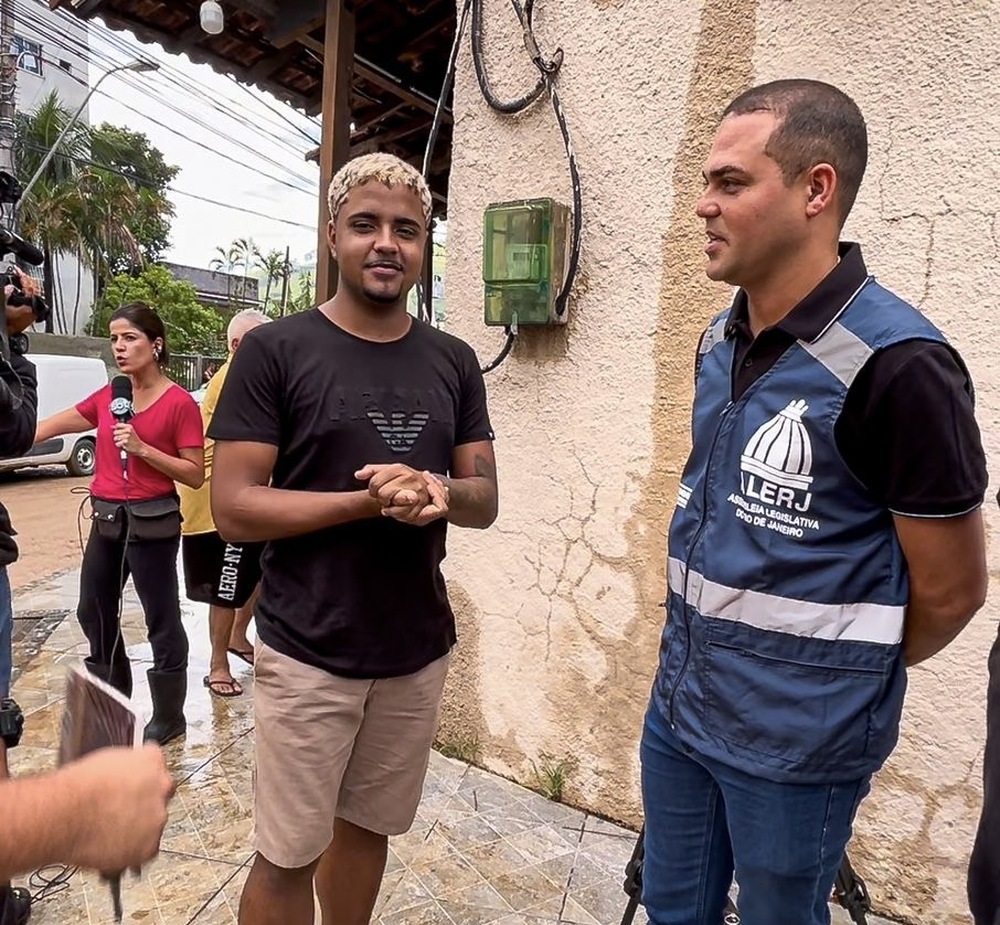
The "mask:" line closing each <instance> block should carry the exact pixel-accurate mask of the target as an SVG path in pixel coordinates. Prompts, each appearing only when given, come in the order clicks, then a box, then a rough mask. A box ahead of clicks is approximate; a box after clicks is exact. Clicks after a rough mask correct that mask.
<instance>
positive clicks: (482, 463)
mask: <svg viewBox="0 0 1000 925" xmlns="http://www.w3.org/2000/svg"><path fill="white" fill-rule="evenodd" d="M475 469H476V475H478V476H479V477H480V478H484V479H489V480H490V481H491V482H492V481H493V480H494V479H495V478H496V475H497V471H496V467H495V466H494V465H493V463H492V462H491V461H490V460H489V459H487V458H486V457H485V456H480V455H479V454H478V453H477V454H476V460H475Z"/></svg>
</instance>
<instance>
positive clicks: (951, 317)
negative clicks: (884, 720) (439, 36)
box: [440, 0, 1000, 925]
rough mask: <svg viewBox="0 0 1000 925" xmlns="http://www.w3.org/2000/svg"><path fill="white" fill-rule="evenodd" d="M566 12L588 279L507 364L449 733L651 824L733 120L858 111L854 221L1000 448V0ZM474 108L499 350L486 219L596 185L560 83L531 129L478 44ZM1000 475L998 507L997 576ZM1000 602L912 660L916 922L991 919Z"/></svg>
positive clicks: (862, 848) (469, 242)
mask: <svg viewBox="0 0 1000 925" xmlns="http://www.w3.org/2000/svg"><path fill="white" fill-rule="evenodd" d="M484 6H485V22H486V23H487V24H488V28H487V30H486V32H487V34H486V43H485V44H486V63H487V66H488V69H489V74H490V80H491V83H492V85H493V91H494V93H496V94H497V95H498V96H501V97H503V98H507V99H513V98H516V97H519V96H521V95H522V94H523V93H525V92H526V91H527V90H528V89H530V87H531V86H533V85H534V83H535V81H536V79H537V72H536V71H535V69H534V67H533V65H532V64H531V62H530V60H529V58H528V56H527V54H526V53H525V52H524V48H523V43H522V38H521V32H520V28H519V26H518V23H517V21H516V19H515V17H514V16H513V14H512V13H511V10H510V5H509V4H508V3H507V2H506V0H486V2H485V5H484ZM536 20H537V25H536V35H537V38H538V40H539V43H540V44H541V46H542V53H543V54H545V55H551V54H552V53H553V51H554V49H555V48H556V47H560V48H562V49H563V51H564V53H565V63H564V65H563V67H562V70H561V72H560V75H559V78H558V86H559V93H560V96H561V99H562V104H563V107H564V109H565V112H566V116H567V120H568V122H569V125H570V129H571V131H572V136H573V143H574V146H575V148H576V151H577V154H578V157H579V163H580V172H581V175H582V180H583V218H584V245H583V256H582V264H581V273H580V277H579V280H578V283H577V286H576V290H575V296H574V298H573V301H572V304H571V306H570V319H569V323H568V324H567V325H566V326H565V327H559V328H550V329H543V330H524V329H522V331H521V335H520V337H519V339H518V342H517V344H516V346H515V348H514V350H513V352H512V354H511V355H510V357H509V358H508V359H507V360H506V361H505V362H504V363H503V365H501V366H500V367H499V369H498V370H497V371H495V372H493V373H491V374H490V375H489V376H488V378H487V382H488V386H489V393H490V402H491V411H492V416H493V423H494V426H495V429H496V433H497V456H498V460H499V472H500V483H501V497H500V517H499V520H498V522H497V524H496V526H495V527H494V528H493V529H491V530H489V531H486V532H484V533H482V534H477V533H472V532H465V531H458V530H455V531H452V534H451V538H450V548H449V558H448V561H447V563H446V565H447V576H448V578H449V582H450V587H451V590H452V597H453V601H454V603H455V606H456V612H457V618H458V622H459V632H460V644H459V649H458V651H457V652H456V660H455V662H454V666H453V672H452V677H451V681H450V685H449V691H448V697H447V703H446V709H445V712H444V718H443V722H442V729H441V733H440V738H441V740H442V742H443V743H444V744H449V745H451V746H452V747H454V748H458V749H460V750H465V751H466V752H469V753H475V754H476V755H477V756H478V758H479V760H480V761H481V762H482V763H484V764H485V765H487V766H488V767H490V768H492V769H495V770H497V771H499V772H501V773H505V774H508V775H510V776H513V777H515V778H518V779H520V780H522V781H525V782H527V783H532V782H534V780H535V779H536V777H537V776H539V775H542V776H544V775H550V774H552V773H554V772H555V771H561V772H562V773H564V774H565V776H566V785H565V788H564V798H565V799H567V800H568V801H570V802H573V803H575V804H578V805H582V806H585V807H588V808H590V809H592V810H595V811H597V812H600V813H604V814H607V815H609V816H611V817H614V818H616V819H621V820H624V821H627V822H630V823H633V824H638V823H639V822H640V821H641V820H640V817H641V809H640V800H639V785H638V780H639V763H638V739H639V733H640V728H641V724H642V717H643V711H644V708H645V705H646V702H647V697H648V693H649V688H650V684H651V681H652V679H653V674H654V671H655V667H656V660H657V646H658V641H659V636H660V632H661V628H662V624H663V619H664V612H663V609H662V607H661V606H660V604H661V602H662V601H663V598H664V595H665V564H666V563H665V543H666V539H665V537H666V529H667V525H668V522H669V519H670V516H671V513H672V510H673V507H674V503H675V499H676V497H677V489H678V481H679V476H680V471H681V467H682V466H683V464H684V461H685V458H686V454H687V451H688V448H689V428H690V403H691V397H692V386H693V383H692V370H693V358H694V351H695V346H696V342H697V339H698V337H699V334H700V333H701V331H702V329H703V328H704V326H705V324H706V322H707V321H708V319H709V318H710V317H711V316H712V315H713V314H714V313H715V312H716V311H718V310H720V309H721V308H724V307H725V306H726V305H727V304H728V300H729V296H730V293H729V292H728V291H727V289H726V287H724V286H718V285H715V284H712V283H710V282H709V281H708V280H707V279H706V278H705V275H704V272H703V268H704V255H703V253H702V249H703V244H704V237H703V235H704V231H703V225H702V223H701V222H700V221H698V220H697V219H696V217H695V215H694V206H695V202H696V200H697V198H698V196H699V195H700V192H701V188H702V178H701V167H702V163H703V160H704V158H705V155H706V154H707V151H708V148H709V145H710V142H711V137H712V133H713V131H714V127H715V124H716V121H717V119H718V116H719V114H720V112H721V110H722V108H723V107H724V106H725V104H726V103H727V102H728V101H729V100H730V99H731V98H732V97H734V96H735V95H736V94H738V93H739V92H740V91H742V90H743V89H745V88H746V87H748V86H750V85H751V84H754V83H760V82H763V81H766V80H771V79H775V78H778V77H789V76H804V77H815V78H819V79H823V80H828V81H830V82H832V83H834V84H837V85H839V86H840V87H842V88H843V89H844V90H846V91H847V92H848V93H849V94H851V95H852V96H853V97H854V98H855V99H856V100H857V101H858V103H859V104H860V106H861V108H862V111H863V112H864V113H865V116H866V118H867V121H868V126H869V133H870V147H871V153H870V160H869V167H868V173H867V176H866V179H865V181H864V184H863V186H862V189H861V193H860V197H859V200H858V203H857V205H856V207H855V209H854V212H853V215H852V217H851V219H850V221H849V223H848V226H847V228H846V230H845V237H846V238H848V239H851V240H860V241H861V242H862V244H863V247H864V252H865V256H866V259H867V262H868V265H869V268H870V270H871V271H872V272H874V273H875V274H876V275H877V276H878V278H879V279H880V280H881V281H882V282H883V283H884V284H886V285H888V286H889V287H890V288H892V289H894V290H895V291H897V292H898V293H900V294H901V295H902V296H903V297H905V298H907V299H908V300H910V301H912V302H913V303H914V304H916V305H918V306H919V307H920V308H921V309H922V310H923V311H924V312H926V313H927V315H928V316H929V317H930V318H931V319H932V320H933V321H934V322H935V323H936V324H938V325H939V326H940V327H942V328H943V330H944V331H945V332H946V333H947V335H948V336H949V337H950V338H951V340H952V341H953V342H954V343H955V344H956V346H957V347H958V348H959V349H960V350H961V351H962V353H963V355H964V356H965V358H966V360H967V361H968V363H969V365H970V368H971V371H972V374H973V377H974V379H975V382H976V386H977V396H978V397H977V407H978V415H979V420H980V423H981V426H982V429H983V434H984V442H985V446H986V449H987V453H988V456H989V459H990V461H991V462H992V461H993V460H994V459H995V457H996V454H997V451H998V449H1000V374H998V373H997V372H996V368H995V367H994V366H993V365H992V363H991V359H992V357H993V356H994V355H995V353H996V351H997V343H998V341H997V335H996V334H995V331H996V327H995V324H994V322H993V318H994V314H995V312H996V307H995V304H994V303H995V301H996V299H997V295H996V293H997V292H998V291H1000V253H998V250H1000V244H998V235H997V215H998V213H1000V183H998V182H997V175H998V173H1000V153H998V151H997V148H996V143H995V139H996V138H997V137H1000V81H998V80H997V79H996V77H997V75H998V72H1000V63H998V59H997V56H996V54H995V49H996V48H997V47H1000V2H998V0H976V2H969V3H960V4H934V5H933V6H932V5H930V4H917V5H916V6H914V5H912V4H911V5H908V6H907V5H900V4H895V3H887V2H873V3H868V4H864V5H862V6H860V7H859V6H858V4H854V3H850V4H849V3H846V2H841V0H834V2H832V3H827V4H825V5H824V6H823V7H822V8H821V9H820V8H818V7H817V6H816V5H815V4H813V3H808V2H805V0H738V2H734V0H703V2H694V0H692V2H689V3H676V2H674V3H668V2H666V0H653V2H648V0H647V2H632V0H549V2H546V3H545V4H544V6H543V7H542V8H541V9H540V10H539V11H538V13H537V14H536ZM995 103H996V104H997V105H994V104H995ZM454 111H455V135H454V147H453V163H452V173H451V183H450V192H449V235H448V239H449V250H448V275H447V299H448V305H449V307H450V311H449V317H448V327H449V329H450V330H452V331H454V332H455V333H457V334H459V335H461V336H463V337H464V338H466V339H467V340H469V341H470V342H471V343H472V344H473V345H474V346H475V348H476V349H477V351H478V353H479V357H480V360H481V361H482V362H483V363H486V362H487V361H488V360H490V359H491V358H492V357H493V355H495V354H496V353H497V351H498V350H499V348H500V346H501V344H502V334H501V331H500V330H499V329H497V328H487V327H485V326H484V324H483V309H482V305H483V286H482V249H481V245H482V216H483V211H484V209H485V208H486V206H487V205H488V204H489V203H491V202H496V201H503V200H515V199H522V198H534V197H546V196H553V197H556V198H558V199H560V200H562V201H563V202H565V203H567V204H569V203H570V202H571V190H570V184H569V178H568V172H567V166H566V157H565V154H564V151H563V144H562V141H561V138H560V135H559V131H558V129H557V125H556V122H555V119H554V117H553V113H552V109H551V107H550V106H549V105H548V104H547V102H546V99H545V97H543V98H542V99H541V100H540V101H539V102H538V103H537V104H536V105H535V106H534V107H533V109H532V110H531V111H530V112H529V113H527V114H525V115H523V116H520V117H518V118H516V119H509V118H505V117H503V116H500V115H498V114H497V113H495V112H493V111H492V110H491V109H489V108H488V106H487V105H486V103H485V102H484V100H483V98H482V95H481V93H480V89H479V86H478V83H477V80H476V76H475V73H474V70H473V64H472V60H471V56H470V55H469V53H468V45H467V44H466V46H465V49H464V50H463V53H462V55H461V57H460V61H459V69H458V74H457V77H456V85H455V101H454ZM929 451H933V450H932V448H929ZM995 491H996V488H995V487H991V489H990V492H989V494H988V497H987V501H986V507H985V512H986V521H987V527H988V531H989V536H990V550H989V555H990V563H991V573H992V574H993V576H994V577H995V563H996V561H997V555H998V554H997V551H996V549H995V548H994V543H993V536H994V535H995V532H996V530H997V527H998V525H1000V518H998V511H997V505H996V502H995V501H994V499H993V495H994V493H995ZM998 617H1000V591H998V589H997V588H996V587H994V588H993V589H992V590H991V592H990V597H989V601H988V603H987V605H986V607H985V609H984V610H983V611H982V612H981V613H980V614H979V615H978V616H977V617H976V618H975V620H974V621H973V623H972V625H971V626H970V627H969V628H968V629H967V630H966V631H965V632H964V633H963V634H962V635H961V636H960V637H959V639H958V640H957V641H956V642H955V643H953V644H952V645H951V646H950V647H949V648H948V649H947V650H946V651H945V652H944V653H942V654H941V655H939V656H937V657H936V658H934V659H931V660H930V661H929V662H927V663H925V664H922V665H920V666H918V667H917V668H916V669H915V670H913V671H912V672H911V673H910V686H909V692H908V696H907V703H906V708H905V715H904V719H903V728H902V737H901V741H900V744H899V746H898V748H897V749H896V752H895V754H894V755H893V756H892V758H891V759H890V761H889V762H888V764H887V766H886V767H885V768H884V770H883V771H882V772H881V773H880V774H879V775H878V777H877V779H876V781H875V783H874V787H873V791H872V794H871V796H870V797H869V798H868V799H867V800H866V801H865V803H864V805H863V807H862V809H861V812H860V815H859V819H858V823H857V826H856V837H855V839H854V841H853V842H852V845H851V848H850V851H851V854H852V857H853V859H854V861H855V863H856V866H857V867H858V868H859V871H860V872H861V873H862V874H863V875H864V876H865V877H866V878H867V880H868V883H869V886H870V888H871V891H872V894H873V896H874V898H875V900H876V903H877V905H878V907H879V908H880V909H881V910H882V911H885V912H886V913H889V914H891V915H893V916H894V917H899V918H901V919H903V920H907V921H923V922H935V923H938V925H951V923H959V922H968V921H969V916H968V912H967V904H966V899H965V869H966V864H967V861H968V855H969V851H970V848H971V844H972V840H973V836H974V832H975V826H976V821H977V817H978V811H979V805H980V799H981V773H982V765H981V763H982V750H983V740H984V735H985V724H984V700H985V682H986V656H987V653H988V651H989V647H990V645H991V643H992V640H993V638H994V637H995V634H996V631H997V621H998Z"/></svg>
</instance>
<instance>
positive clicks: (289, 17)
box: [264, 0, 326, 53]
mask: <svg viewBox="0 0 1000 925" xmlns="http://www.w3.org/2000/svg"><path fill="white" fill-rule="evenodd" d="M325 20H326V3H324V0H283V2H282V4H281V18H280V20H279V19H278V18H275V20H274V24H273V25H272V26H271V28H269V29H268V30H267V31H266V32H265V33H264V37H265V38H266V39H267V40H268V41H269V42H270V43H271V44H272V45H274V46H275V48H284V47H285V46H286V45H289V44H291V43H292V42H295V41H301V36H303V35H308V34H309V33H310V32H313V31H314V30H315V29H318V28H319V27H320V26H322V25H323V23H324V21H325ZM319 45H320V49H319V50H320V53H322V51H323V44H322V43H319Z"/></svg>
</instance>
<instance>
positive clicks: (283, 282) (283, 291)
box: [279, 246, 292, 318]
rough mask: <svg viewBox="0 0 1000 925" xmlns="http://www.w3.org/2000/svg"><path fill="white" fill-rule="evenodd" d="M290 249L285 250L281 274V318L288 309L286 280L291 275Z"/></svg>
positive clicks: (289, 247)
mask: <svg viewBox="0 0 1000 925" xmlns="http://www.w3.org/2000/svg"><path fill="white" fill-rule="evenodd" d="M291 261H292V248H291V246H288V247H286V248H285V265H284V267H282V273H281V312H280V316H279V317H281V318H284V317H285V309H286V308H287V307H288V279H289V277H290V276H291V275H292V262H291Z"/></svg>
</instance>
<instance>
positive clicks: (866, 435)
mask: <svg viewBox="0 0 1000 925" xmlns="http://www.w3.org/2000/svg"><path fill="white" fill-rule="evenodd" d="M867 276H868V270H867V269H866V268H865V262H864V258H863V257H862V256H861V248H860V247H859V246H858V245H857V244H842V245H841V248H840V263H838V264H837V266H836V267H834V269H833V270H831V271H830V273H829V274H828V275H827V276H826V278H825V279H823V281H822V282H821V283H820V284H819V285H818V286H817V287H816V288H815V289H813V291H812V292H810V293H809V295H807V296H806V297H805V298H804V299H803V300H802V301H801V302H799V304H798V305H796V306H795V307H794V308H793V309H792V310H791V311H790V312H789V313H788V314H787V315H786V316H785V317H784V318H783V319H782V320H781V321H779V322H778V323H777V324H775V325H773V326H772V327H769V328H765V329H764V330H762V331H761V332H760V333H759V334H758V335H757V337H756V338H755V337H754V336H753V334H752V333H751V331H750V320H749V313H748V309H747V296H746V293H745V292H744V291H743V290H740V291H739V293H737V296H736V299H735V301H734V303H733V307H732V309H731V311H730V314H729V321H728V323H727V325H726V338H727V339H731V338H732V339H735V341H736V343H735V351H734V358H733V372H732V377H733V380H732V390H733V399H734V400H736V399H738V398H739V397H740V396H741V395H742V394H743V393H744V392H745V391H746V390H747V389H748V388H749V387H750V386H751V385H752V384H753V383H754V382H756V381H757V379H759V378H760V377H761V376H763V375H764V373H766V372H767V371H768V370H769V369H770V368H771V367H772V366H773V365H774V364H775V363H776V362H777V361H778V359H779V358H780V357H781V355H782V354H783V353H784V352H785V351H786V350H787V349H788V348H789V347H791V346H792V344H794V343H795V342H796V341H797V340H805V341H811V340H813V339H815V338H816V337H817V336H819V334H820V332H821V331H823V329H824V328H826V326H827V325H828V324H830V322H831V321H833V320H834V318H835V317H836V315H837V313H838V312H839V311H840V310H841V308H843V306H844V304H845V303H846V302H847V300H848V299H849V298H850V296H851V295H852V293H854V292H855V291H856V290H857V289H858V287H859V286H860V285H861V284H862V283H863V282H864V281H865V279H866V278H867ZM973 404H974V399H973V388H972V381H971V379H970V378H969V374H968V371H967V370H966V368H965V365H964V364H963V363H962V361H961V359H960V358H959V356H958V354H957V353H956V352H955V351H954V350H953V349H952V348H950V347H947V346H945V345H944V344H940V343H936V342H933V341H924V340H913V341H906V342H904V343H901V344H895V345H893V346H891V347H886V348H885V349H884V350H880V351H878V352H877V353H875V354H873V355H872V357H871V359H870V360H869V361H868V362H867V364H866V365H865V366H864V368H863V369H862V370H861V372H859V373H858V375H857V377H856V378H855V380H854V382H853V383H852V384H851V387H850V389H849V390H848V392H847V398H846V399H845V401H844V408H843V411H842V412H841V414H840V418H839V419H838V420H837V425H836V428H835V431H834V434H835V437H836V440H837V448H838V449H839V450H840V454H841V456H842V457H843V458H844V461H845V462H846V463H847V466H848V468H849V469H850V470H851V471H852V472H853V473H854V475H855V477H856V478H857V479H858V480H859V481H860V482H861V483H862V484H863V485H865V486H866V487H867V488H868V490H869V491H871V492H872V494H873V495H875V497H877V498H879V499H880V500H881V501H882V502H883V503H884V504H885V505H886V506H887V507H888V508H889V509H890V510H891V511H893V512H894V513H896V514H907V515H910V516H913V517H948V516H955V515H958V514H964V513H967V512H968V511H970V510H973V509H974V508H976V507H978V506H979V505H980V504H982V501H983V495H984V493H985V491H986V485H987V481H988V479H987V474H986V457H985V454H984V453H983V445H982V440H981V438H980V435H979V426H978V425H977V424H976V419H975V415H974V413H973Z"/></svg>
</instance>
